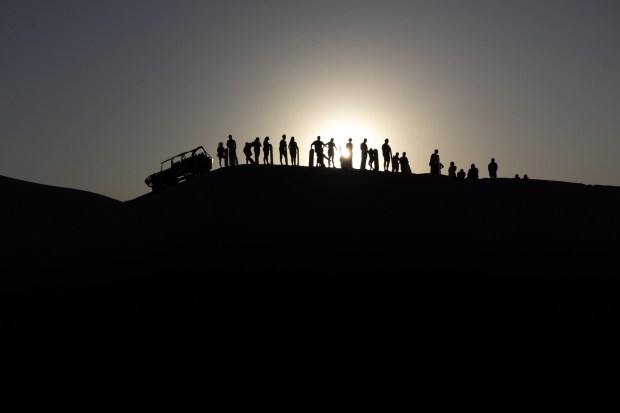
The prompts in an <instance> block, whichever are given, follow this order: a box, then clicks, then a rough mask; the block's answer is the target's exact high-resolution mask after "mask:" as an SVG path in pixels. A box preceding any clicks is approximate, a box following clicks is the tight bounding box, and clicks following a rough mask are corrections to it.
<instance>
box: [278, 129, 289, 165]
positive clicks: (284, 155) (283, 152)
mask: <svg viewBox="0 0 620 413" xmlns="http://www.w3.org/2000/svg"><path fill="white" fill-rule="evenodd" d="M287 148H288V144H287V143H286V135H282V140H280V165H288V149H287ZM282 158H284V164H283V163H282Z"/></svg>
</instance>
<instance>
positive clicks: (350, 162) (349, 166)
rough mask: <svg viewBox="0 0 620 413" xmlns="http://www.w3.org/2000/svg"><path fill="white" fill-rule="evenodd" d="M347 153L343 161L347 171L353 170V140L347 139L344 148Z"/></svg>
mask: <svg viewBox="0 0 620 413" xmlns="http://www.w3.org/2000/svg"><path fill="white" fill-rule="evenodd" d="M344 147H345V148H346V149H347V152H348V153H349V157H348V158H346V159H345V162H346V167H347V169H353V139H351V138H349V141H348V142H347V143H346V145H345V146H344Z"/></svg>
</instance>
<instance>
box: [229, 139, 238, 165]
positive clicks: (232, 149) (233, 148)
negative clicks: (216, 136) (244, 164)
mask: <svg viewBox="0 0 620 413" xmlns="http://www.w3.org/2000/svg"><path fill="white" fill-rule="evenodd" d="M226 148H227V149H228V165H230V166H237V165H239V160H238V159H237V142H235V140H234V139H233V137H232V135H228V140H227V141H226Z"/></svg>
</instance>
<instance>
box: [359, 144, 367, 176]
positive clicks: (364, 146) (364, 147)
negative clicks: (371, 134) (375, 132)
mask: <svg viewBox="0 0 620 413" xmlns="http://www.w3.org/2000/svg"><path fill="white" fill-rule="evenodd" d="M367 142H368V139H366V138H364V141H363V142H362V143H360V151H362V162H361V163H360V169H361V170H362V171H365V170H366V162H368V143H367Z"/></svg>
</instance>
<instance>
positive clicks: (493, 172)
mask: <svg viewBox="0 0 620 413" xmlns="http://www.w3.org/2000/svg"><path fill="white" fill-rule="evenodd" d="M286 139H287V137H286V135H282V138H281V139H280V143H279V145H278V152H279V155H280V165H289V154H290V159H291V165H299V146H298V145H297V142H296V141H295V137H294V136H291V138H290V140H289V141H288V142H287V140H286ZM389 142H390V141H389V139H385V140H384V142H383V144H382V145H381V153H382V155H383V170H384V171H386V172H388V171H391V172H402V173H412V171H411V166H410V165H409V159H408V158H407V152H403V153H402V155H400V154H399V152H396V153H392V148H391V147H390V144H389ZM261 148H262V151H263V164H265V165H273V145H272V144H271V142H270V141H269V136H266V137H265V139H263V141H262V143H261V140H260V138H259V137H256V138H255V139H254V141H252V142H246V143H245V145H244V147H243V153H244V155H245V163H246V164H252V165H259V164H260V154H261ZM325 148H327V150H325ZM336 149H337V150H338V151H339V152H341V155H340V167H341V168H342V169H353V139H351V138H349V140H348V142H347V143H346V145H345V152H344V153H343V152H342V151H341V150H340V147H337V146H336V143H335V142H334V138H331V139H330V140H329V141H328V142H323V141H322V140H321V136H317V138H316V140H315V141H314V142H312V144H311V151H310V166H311V167H313V166H314V165H315V158H316V166H317V167H328V168H335V167H336V164H335V161H334V156H335V151H336ZM360 152H361V161H360V168H359V169H361V170H366V169H368V170H371V171H379V150H378V149H377V148H374V149H373V148H369V147H368V139H366V138H364V140H363V141H362V143H361V144H360ZM217 157H218V159H219V165H220V167H222V161H223V162H224V166H225V167H227V166H237V165H239V161H238V159H237V143H236V142H235V140H234V139H233V137H232V135H228V141H226V147H224V143H223V142H219V143H218V146H217ZM326 163H327V164H326ZM428 164H429V166H430V174H431V175H441V170H442V169H443V168H444V165H443V164H442V163H441V160H440V157H439V150H438V149H435V151H434V152H433V153H432V154H431V157H430V161H429V163H428ZM390 165H391V167H390ZM457 169H458V168H457V167H456V165H455V164H454V161H452V162H450V166H449V167H448V176H449V177H451V178H456V179H460V180H465V179H467V180H476V179H478V178H479V171H478V168H477V167H476V165H475V164H473V163H472V164H471V166H470V168H469V169H468V171H467V172H465V170H464V169H462V168H461V169H460V170H459V171H458V172H457ZM487 170H488V173H489V178H490V179H496V178H497V170H498V165H497V162H495V158H491V162H490V163H489V164H488V166H487ZM515 178H516V179H519V178H520V177H519V175H518V174H517V175H515ZM523 178H524V179H528V178H527V175H524V177H523Z"/></svg>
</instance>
